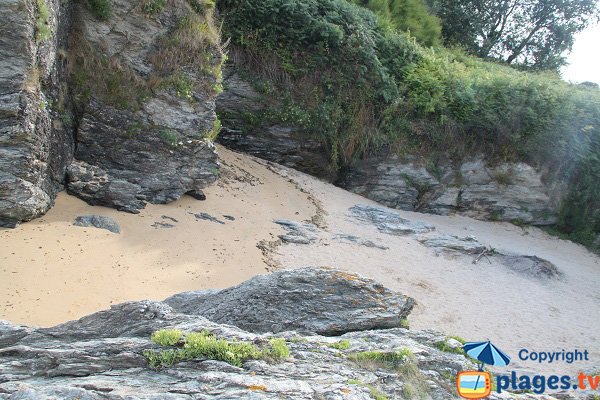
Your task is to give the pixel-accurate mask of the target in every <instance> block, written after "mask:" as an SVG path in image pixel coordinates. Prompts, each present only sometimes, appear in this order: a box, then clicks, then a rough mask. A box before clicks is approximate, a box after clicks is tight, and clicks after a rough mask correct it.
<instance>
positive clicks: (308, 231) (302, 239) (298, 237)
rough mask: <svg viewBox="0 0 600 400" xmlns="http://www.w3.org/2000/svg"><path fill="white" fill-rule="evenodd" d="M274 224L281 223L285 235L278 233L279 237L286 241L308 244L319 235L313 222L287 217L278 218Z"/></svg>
mask: <svg viewBox="0 0 600 400" xmlns="http://www.w3.org/2000/svg"><path fill="white" fill-rule="evenodd" d="M275 223H276V224H278V225H281V226H283V227H284V228H285V230H286V231H287V234H285V235H279V238H280V239H281V240H283V241H284V242H286V243H296V244H310V243H314V242H315V241H316V240H317V239H318V238H319V235H318V234H317V231H318V229H317V227H316V226H315V225H313V224H306V223H301V222H296V221H291V220H289V219H278V220H276V221H275Z"/></svg>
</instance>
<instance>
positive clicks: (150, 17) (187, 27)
mask: <svg viewBox="0 0 600 400" xmlns="http://www.w3.org/2000/svg"><path fill="white" fill-rule="evenodd" d="M155 3H156V2H140V3H139V4H138V3H136V2H128V1H113V2H112V14H111V15H110V17H109V18H107V19H106V20H98V19H97V18H95V17H94V16H93V15H92V14H91V12H90V11H89V10H87V9H86V8H85V7H84V6H82V5H79V6H77V7H76V16H75V24H74V29H73V32H72V34H71V57H72V62H73V65H72V68H73V71H72V79H71V82H72V86H73V90H74V91H75V92H76V99H77V105H78V109H79V110H80V112H81V114H80V118H79V129H78V131H77V148H76V151H75V158H76V159H77V161H76V162H75V163H73V164H72V165H71V166H70V167H69V169H68V186H67V188H68V190H69V192H71V193H73V194H75V195H77V196H79V197H81V198H82V199H84V200H86V201H87V202H89V203H90V204H102V205H109V206H114V207H117V208H119V209H122V210H125V211H130V212H135V211H137V210H138V209H140V208H143V207H144V204H145V202H147V201H148V202H152V203H167V202H170V201H173V200H176V199H178V198H179V197H181V196H182V195H183V194H185V193H186V192H188V191H191V190H198V189H201V188H203V187H205V186H207V185H208V184H210V183H212V182H214V181H215V180H216V178H217V173H218V161H217V155H216V152H215V149H214V147H213V146H212V144H211V143H210V141H209V139H210V138H211V135H213V134H215V130H216V129H217V127H216V124H217V121H216V114H215V111H214V108H215V97H216V95H217V92H218V90H219V85H220V68H221V63H222V58H223V57H224V55H223V53H222V52H221V48H220V45H219V34H218V30H217V27H216V26H215V23H214V21H213V17H212V12H211V11H202V10H196V9H194V8H193V7H192V6H191V5H190V4H188V3H187V2H186V1H184V0H181V1H175V2H168V4H167V3H165V4H163V3H160V4H161V5H155V7H156V8H152V7H151V6H152V5H153V4H155ZM156 4H159V3H156Z"/></svg>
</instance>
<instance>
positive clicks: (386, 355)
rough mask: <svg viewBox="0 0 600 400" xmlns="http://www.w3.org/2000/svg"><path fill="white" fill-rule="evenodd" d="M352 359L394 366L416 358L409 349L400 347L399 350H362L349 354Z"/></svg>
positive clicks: (359, 361)
mask: <svg viewBox="0 0 600 400" xmlns="http://www.w3.org/2000/svg"><path fill="white" fill-rule="evenodd" d="M348 358H349V359H350V360H352V361H355V362H358V363H364V362H374V363H376V364H383V365H387V366H392V367H398V366H400V365H402V364H404V363H405V362H406V360H407V359H409V358H414V354H413V353H412V352H411V351H410V350H409V349H400V350H398V351H391V352H385V351H362V352H359V353H352V354H350V355H349V356H348Z"/></svg>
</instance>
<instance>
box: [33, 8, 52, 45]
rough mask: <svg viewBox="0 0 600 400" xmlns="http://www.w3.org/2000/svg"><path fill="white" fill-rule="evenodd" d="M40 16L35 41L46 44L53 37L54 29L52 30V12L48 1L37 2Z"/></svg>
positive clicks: (36, 23) (36, 26) (36, 24)
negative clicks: (50, 23)
mask: <svg viewBox="0 0 600 400" xmlns="http://www.w3.org/2000/svg"><path fill="white" fill-rule="evenodd" d="M37 9H38V16H37V19H36V21H35V41H36V42H38V43H40V42H45V41H46V40H48V39H50V37H51V36H52V28H50V25H49V22H50V10H49V9H48V5H47V4H46V0H37Z"/></svg>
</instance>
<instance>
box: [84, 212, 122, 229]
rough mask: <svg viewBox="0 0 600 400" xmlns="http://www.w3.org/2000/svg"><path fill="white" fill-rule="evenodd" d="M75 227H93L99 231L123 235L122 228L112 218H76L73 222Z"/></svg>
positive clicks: (88, 216)
mask: <svg viewBox="0 0 600 400" xmlns="http://www.w3.org/2000/svg"><path fill="white" fill-rule="evenodd" d="M73 225H75V226H93V227H95V228H98V229H106V230H107V231H111V232H112V233H121V227H120V226H119V224H118V223H117V221H115V220H114V219H112V218H111V217H105V216H103V215H81V216H79V217H77V218H75V221H74V222H73Z"/></svg>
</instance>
